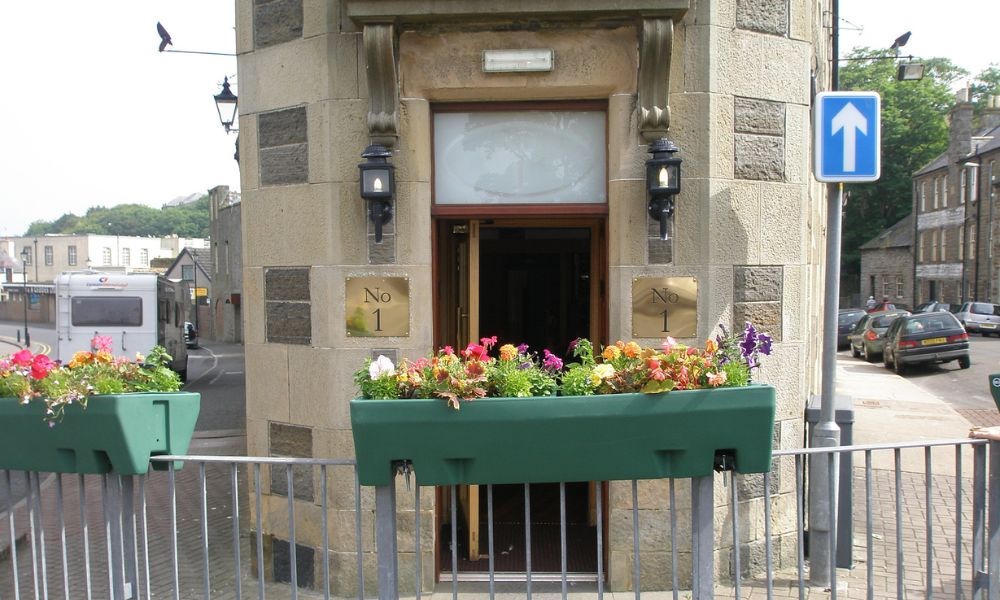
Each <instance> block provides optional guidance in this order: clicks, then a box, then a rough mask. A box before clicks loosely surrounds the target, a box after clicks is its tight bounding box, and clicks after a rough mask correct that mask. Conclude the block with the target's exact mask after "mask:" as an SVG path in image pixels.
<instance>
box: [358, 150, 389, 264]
mask: <svg viewBox="0 0 1000 600" xmlns="http://www.w3.org/2000/svg"><path fill="white" fill-rule="evenodd" d="M390 156H392V152H390V151H389V150H388V149H386V147H385V146H379V145H378V144H372V145H371V146H368V147H367V148H365V151H364V152H362V153H361V157H362V158H364V159H365V162H363V163H361V164H359V165H358V170H359V171H360V175H361V177H360V180H361V197H362V198H363V199H364V200H366V201H367V202H368V218H369V219H371V221H372V223H374V224H375V243H376V244H381V243H382V226H383V225H385V224H386V223H388V222H389V221H391V220H392V196H393V194H395V193H396V181H395V173H394V172H395V169H396V167H394V166H393V165H392V163H390V162H389V157H390Z"/></svg>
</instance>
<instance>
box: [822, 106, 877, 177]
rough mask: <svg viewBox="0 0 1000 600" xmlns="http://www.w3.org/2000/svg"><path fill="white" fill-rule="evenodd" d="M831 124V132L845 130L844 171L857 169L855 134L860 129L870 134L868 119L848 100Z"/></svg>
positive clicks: (865, 133) (863, 132)
mask: <svg viewBox="0 0 1000 600" xmlns="http://www.w3.org/2000/svg"><path fill="white" fill-rule="evenodd" d="M831 125H832V126H833V130H832V131H831V132H830V133H831V134H836V133H837V132H838V131H840V130H843V131H844V171H848V172H853V171H854V170H855V166H854V163H855V155H856V154H857V137H856V135H855V134H856V132H858V131H860V132H861V133H862V134H864V135H868V119H866V118H865V116H864V115H863V114H861V111H859V110H858V109H857V107H855V106H854V104H853V103H851V102H848V103H847V104H845V105H844V108H842V109H840V112H838V113H837V116H835V117H834V118H833V121H831Z"/></svg>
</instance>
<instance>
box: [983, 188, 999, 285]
mask: <svg viewBox="0 0 1000 600" xmlns="http://www.w3.org/2000/svg"><path fill="white" fill-rule="evenodd" d="M988 187H989V194H988V196H989V201H990V223H989V244H990V245H989V246H988V253H987V255H986V268H987V269H989V271H988V272H987V274H986V285H987V290H988V292H987V293H988V294H989V298H987V300H989V301H990V302H993V301H994V297H993V196H994V195H995V194H996V193H997V188H1000V180H997V181H991V182H990V185H989V186H988Z"/></svg>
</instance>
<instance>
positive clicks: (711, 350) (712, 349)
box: [705, 339, 719, 354]
mask: <svg viewBox="0 0 1000 600" xmlns="http://www.w3.org/2000/svg"><path fill="white" fill-rule="evenodd" d="M718 351H719V342H716V341H715V340H712V339H709V340H706V341H705V352H707V353H708V354H715V353H716V352H718Z"/></svg>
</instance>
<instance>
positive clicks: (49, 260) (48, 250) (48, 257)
mask: <svg viewBox="0 0 1000 600" xmlns="http://www.w3.org/2000/svg"><path fill="white" fill-rule="evenodd" d="M55 259H56V257H55V252H54V251H53V250H52V246H46V247H45V266H46V267H51V266H52V265H53V264H55Z"/></svg>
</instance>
